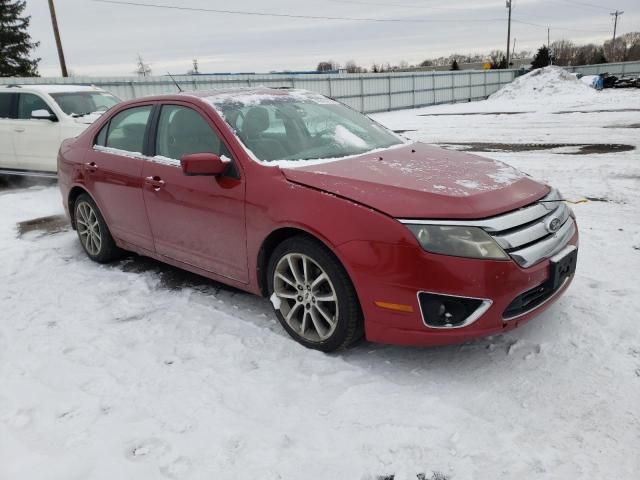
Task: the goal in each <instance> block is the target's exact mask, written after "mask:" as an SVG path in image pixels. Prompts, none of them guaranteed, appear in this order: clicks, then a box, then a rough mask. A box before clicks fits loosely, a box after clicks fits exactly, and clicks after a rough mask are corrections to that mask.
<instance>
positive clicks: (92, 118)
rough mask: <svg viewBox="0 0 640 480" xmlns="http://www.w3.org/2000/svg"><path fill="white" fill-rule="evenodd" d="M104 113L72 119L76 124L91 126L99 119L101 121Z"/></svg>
mask: <svg viewBox="0 0 640 480" xmlns="http://www.w3.org/2000/svg"><path fill="white" fill-rule="evenodd" d="M103 113H104V112H93V113H89V114H87V115H83V116H82V117H75V118H73V117H72V118H73V121H74V122H75V123H78V124H81V125H90V124H92V123H93V122H95V121H96V120H97V119H99V118H100V117H101V116H102V114H103Z"/></svg>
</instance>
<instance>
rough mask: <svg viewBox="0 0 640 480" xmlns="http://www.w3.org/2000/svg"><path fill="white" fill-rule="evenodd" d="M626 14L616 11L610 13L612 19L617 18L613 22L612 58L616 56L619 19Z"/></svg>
mask: <svg viewBox="0 0 640 480" xmlns="http://www.w3.org/2000/svg"><path fill="white" fill-rule="evenodd" d="M623 13H624V12H621V11H619V10H616V11H615V12H612V13H610V15H611V16H612V17H615V20H614V22H613V40H612V41H611V54H612V56H613V55H614V54H615V47H616V30H617V29H618V17H619V16H620V15H622V14H623Z"/></svg>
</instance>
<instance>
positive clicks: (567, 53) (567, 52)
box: [551, 40, 577, 66]
mask: <svg viewBox="0 0 640 480" xmlns="http://www.w3.org/2000/svg"><path fill="white" fill-rule="evenodd" d="M551 50H552V51H553V63H554V64H556V65H562V66H566V65H574V64H575V56H576V51H577V48H576V45H575V44H574V43H573V42H571V41H569V40H556V41H555V42H553V43H552V44H551Z"/></svg>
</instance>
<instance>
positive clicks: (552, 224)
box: [546, 217, 562, 233]
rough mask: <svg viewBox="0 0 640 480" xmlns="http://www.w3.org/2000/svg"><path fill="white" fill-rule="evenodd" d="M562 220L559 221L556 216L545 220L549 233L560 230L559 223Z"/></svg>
mask: <svg viewBox="0 0 640 480" xmlns="http://www.w3.org/2000/svg"><path fill="white" fill-rule="evenodd" d="M561 223H562V222H561V221H560V219H559V218H558V217H552V218H551V219H549V220H548V221H547V225H546V227H547V230H549V231H550V232H551V233H555V232H557V231H558V230H560V224H561Z"/></svg>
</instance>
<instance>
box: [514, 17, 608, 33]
mask: <svg viewBox="0 0 640 480" xmlns="http://www.w3.org/2000/svg"><path fill="white" fill-rule="evenodd" d="M511 21H512V22H515V23H521V24H523V25H530V26H532V27H540V28H548V27H549V25H542V24H540V23H532V22H525V21H524V20H516V19H512V20H511ZM553 29H554V30H567V31H569V32H589V33H609V30H588V29H583V28H567V27H557V26H555V25H554V26H553Z"/></svg>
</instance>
